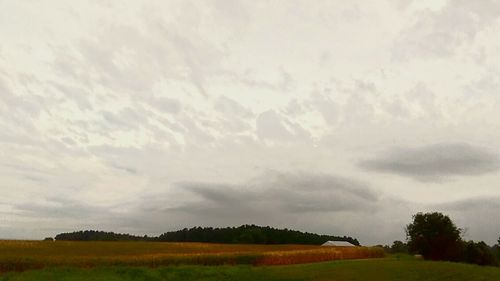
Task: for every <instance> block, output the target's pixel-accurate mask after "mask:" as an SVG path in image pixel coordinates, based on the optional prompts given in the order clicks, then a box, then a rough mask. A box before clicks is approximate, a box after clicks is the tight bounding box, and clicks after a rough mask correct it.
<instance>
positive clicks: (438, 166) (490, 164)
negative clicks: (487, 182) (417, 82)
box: [359, 143, 500, 182]
mask: <svg viewBox="0 0 500 281" xmlns="http://www.w3.org/2000/svg"><path fill="white" fill-rule="evenodd" d="M359 165H360V166H361V167H362V168H364V169H367V170H371V171H376V172H385V173H393V174H397V175H401V176H406V177H411V178H413V179H416V180H419V181H424V182H425V181H442V180H447V179H450V178H453V177H455V176H478V175H483V174H487V173H493V172H497V171H498V170H500V159H499V156H498V154H497V153H496V152H494V151H491V150H488V149H485V148H481V147H475V146H472V145H469V144H465V143H439V144H434V145H429V146H423V147H416V148H394V149H392V150H389V151H387V152H385V153H384V154H381V155H379V156H378V157H377V158H374V159H371V160H366V161H362V162H361V163H360V164H359Z"/></svg>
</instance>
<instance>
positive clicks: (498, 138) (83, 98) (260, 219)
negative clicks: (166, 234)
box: [0, 0, 500, 243]
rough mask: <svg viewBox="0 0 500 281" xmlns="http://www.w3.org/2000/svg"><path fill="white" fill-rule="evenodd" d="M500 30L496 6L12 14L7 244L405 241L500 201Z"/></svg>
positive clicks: (224, 6) (180, 6) (49, 9)
mask: <svg viewBox="0 0 500 281" xmlns="http://www.w3.org/2000/svg"><path fill="white" fill-rule="evenodd" d="M499 31H500V7H499V5H498V3H497V2H496V1H486V0H485V1H482V2H481V3H480V4H478V3H474V2H472V1H465V0H435V1H416V0H404V1H394V0H384V1H377V2H376V3H375V2H373V3H368V2H367V1H361V0H359V1H358V0H356V1H313V2H312V1H309V2H305V1H304V2H274V3H273V2H271V3H268V2H255V1H252V2H249V1H226V0H214V1H212V0H208V1H203V2H200V1H190V0H186V1H179V2H175V1H148V2H135V3H130V2H127V3H126V2H106V3H89V2H84V1H72V2H71V3H68V2H67V1H61V0H49V1H44V2H43V3H41V2H40V3H38V2H33V1H21V0H20V1H2V2H1V3H0V35H1V38H2V44H1V46H0V128H1V130H0V156H1V157H0V176H1V178H2V180H1V181H0V193H1V194H2V198H1V199H0V200H1V201H0V216H1V217H0V238H2V237H5V238H41V237H44V236H49V235H53V234H54V233H56V232H60V231H72V230H74V229H79V228H103V229H104V228H105V229H106V230H115V231H124V232H127V231H130V232H134V233H137V234H144V233H151V234H154V233H156V232H162V231H165V230H172V229H175V228H177V227H187V226H192V225H196V224H202V223H206V224H218V225H225V224H241V223H247V222H248V223H252V222H255V223H262V224H272V225H275V226H283V227H295V228H298V229H302V230H306V231H319V232H325V233H330V232H331V233H339V234H340V233H346V234H348V235H353V236H355V235H360V238H361V239H362V240H363V241H365V242H368V243H371V242H373V243H381V242H391V241H390V240H391V239H396V238H397V239H403V237H402V236H403V235H404V232H403V231H402V227H403V226H404V225H405V224H406V223H408V221H409V219H410V218H411V215H412V213H414V212H416V211H419V210H426V209H432V208H438V207H437V206H441V205H440V204H452V203H454V202H462V201H464V200H465V201H467V200H470V199H471V198H486V199H487V198H498V197H499V196H500V189H498V186H500V174H499V173H498V169H499V164H498V155H497V151H498V148H499V147H500V131H499V130H498V128H499V127H500V118H499V112H500V101H499V95H498V89H499V88H500V78H499V77H500V55H499V52H498V49H499V48H500V38H499V37H498V36H497V34H498V33H499ZM20 35H22V36H20ZM394 147H398V148H394ZM381 151H382V152H384V151H385V152H384V153H382V154H379V153H380V152H381ZM269 171H279V172H269ZM296 171H302V172H296ZM393 175H394V176H393ZM252 179H253V180H252ZM486 199H485V200H486ZM480 207H481V206H480V204H472V205H470V207H468V208H466V209H464V210H463V211H460V210H452V209H449V212H452V211H453V212H454V215H455V216H456V217H457V218H462V222H463V223H464V225H467V224H469V223H470V224H471V225H472V223H471V222H470V221H471V220H472V218H473V217H474V215H480V214H483V215H484V214H486V213H484V212H486V211H487V210H484V208H480ZM492 209H495V207H494V206H493V207H492ZM374 229H376V231H374ZM478 231H479V232H474V235H475V236H477V237H481V238H482V239H486V240H488V241H494V239H496V238H497V237H495V236H498V233H499V232H500V228H499V226H497V225H493V226H492V228H491V229H489V230H488V231H486V230H485V231H482V230H478ZM471 233H472V232H471Z"/></svg>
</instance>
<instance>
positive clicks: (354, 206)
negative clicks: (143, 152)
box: [176, 172, 379, 219]
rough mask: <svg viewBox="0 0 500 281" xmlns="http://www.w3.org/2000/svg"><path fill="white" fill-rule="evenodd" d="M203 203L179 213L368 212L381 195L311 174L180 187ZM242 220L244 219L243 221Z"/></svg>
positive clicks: (355, 184)
mask: <svg viewBox="0 0 500 281" xmlns="http://www.w3.org/2000/svg"><path fill="white" fill-rule="evenodd" d="M178 187H179V188H180V189H183V190H187V191H189V192H190V193H192V195H193V196H194V197H195V198H198V199H199V200H197V201H194V202H189V203H186V204H185V205H183V206H182V207H180V208H176V210H181V211H183V212H188V213H193V214H196V215H198V216H203V217H207V218H209V217H210V215H211V213H212V212H216V213H217V214H218V215H220V214H227V215H228V216H232V215H234V214H235V213H242V214H247V215H249V216H250V217H252V216H251V215H252V214H253V215H254V216H253V217H252V218H254V219H256V218H258V217H256V216H255V214H260V213H275V214H277V213H294V214H300V213H304V212H312V213H314V212H366V211H369V210H373V209H374V208H375V207H376V205H377V202H378V200H379V198H378V194H377V193H376V192H374V191H373V190H372V189H371V188H369V187H368V186H366V185H365V184H364V183H361V182H357V181H355V180H351V179H348V178H343V177H337V176H331V175H323V174H310V173H301V172H299V173H278V172H268V173H265V174H264V175H263V176H261V177H258V178H256V179H254V180H252V181H249V182H247V183H244V184H239V185H227V184H218V183H216V184H210V183H203V182H187V183H180V184H179V185H178ZM240 219H241V218H240Z"/></svg>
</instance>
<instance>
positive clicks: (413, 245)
mask: <svg viewBox="0 0 500 281" xmlns="http://www.w3.org/2000/svg"><path fill="white" fill-rule="evenodd" d="M460 234H461V229H459V228H457V227H456V226H455V224H454V223H453V221H452V220H451V219H450V218H449V217H448V216H445V215H443V214H442V213H438V212H433V213H425V214H424V213H417V214H416V215H414V216H413V222H412V223H410V224H409V225H407V226H406V236H407V239H408V249H409V251H410V252H411V253H418V254H421V255H422V256H423V257H424V258H425V259H430V260H449V261H459V260H461V258H462V253H463V243H462V239H461V237H460Z"/></svg>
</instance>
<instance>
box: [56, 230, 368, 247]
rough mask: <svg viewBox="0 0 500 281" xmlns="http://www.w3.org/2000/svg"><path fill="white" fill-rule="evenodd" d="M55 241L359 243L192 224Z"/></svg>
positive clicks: (58, 237) (79, 235) (345, 238)
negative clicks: (158, 230)
mask: <svg viewBox="0 0 500 281" xmlns="http://www.w3.org/2000/svg"><path fill="white" fill-rule="evenodd" d="M55 239H56V240H71V241H163V242H207V243H235V244H236V243H237V244H309V245H319V244H323V243H324V242H326V241H329V240H332V241H347V242H350V243H352V244H354V245H359V242H358V240H357V239H355V238H352V237H348V236H333V235H319V234H314V233H309V232H300V231H296V230H289V229H276V228H272V227H269V226H266V227H262V226H257V225H242V226H239V227H225V228H212V227H193V228H189V229H188V228H184V229H182V230H178V231H171V232H166V233H164V234H162V235H160V236H158V237H148V236H134V235H130V234H120V233H114V232H104V231H94V230H86V231H77V232H71V233H61V234H58V235H56V237H55Z"/></svg>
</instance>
